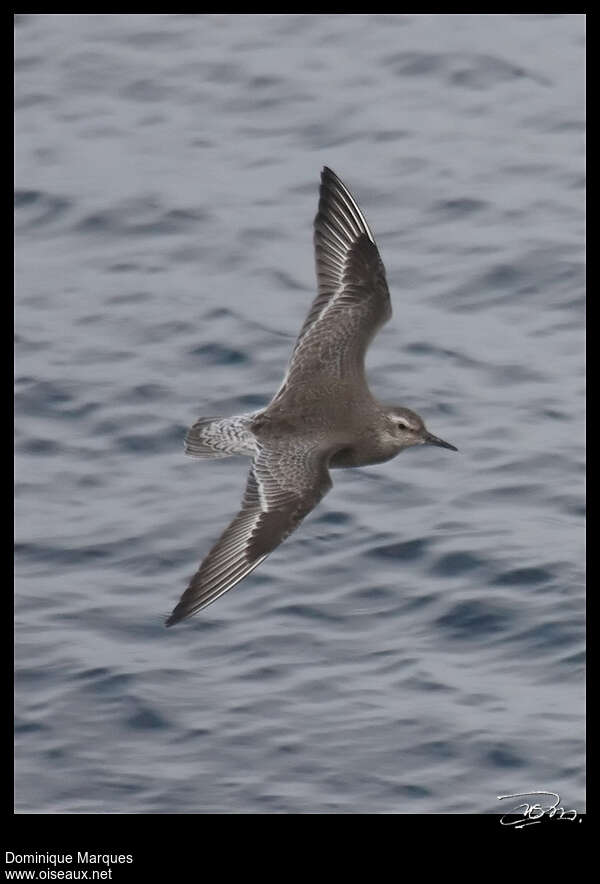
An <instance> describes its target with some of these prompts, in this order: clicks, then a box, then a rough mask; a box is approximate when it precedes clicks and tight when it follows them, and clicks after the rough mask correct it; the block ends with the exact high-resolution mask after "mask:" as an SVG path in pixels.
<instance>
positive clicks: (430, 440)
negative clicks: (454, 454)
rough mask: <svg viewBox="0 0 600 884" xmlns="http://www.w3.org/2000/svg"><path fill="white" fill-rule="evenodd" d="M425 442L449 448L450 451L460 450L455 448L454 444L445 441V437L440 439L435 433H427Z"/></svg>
mask: <svg viewBox="0 0 600 884" xmlns="http://www.w3.org/2000/svg"><path fill="white" fill-rule="evenodd" d="M425 442H426V443H427V445H438V446H439V447H440V448H449V449H450V451H458V448H455V447H454V445H450V443H449V442H444V440H443V439H438V437H437V436H434V435H433V433H425Z"/></svg>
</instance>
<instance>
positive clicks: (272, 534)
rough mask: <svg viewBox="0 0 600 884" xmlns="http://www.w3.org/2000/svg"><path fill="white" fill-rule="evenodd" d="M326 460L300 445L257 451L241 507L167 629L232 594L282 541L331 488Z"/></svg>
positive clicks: (309, 446)
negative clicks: (221, 597)
mask: <svg viewBox="0 0 600 884" xmlns="http://www.w3.org/2000/svg"><path fill="white" fill-rule="evenodd" d="M327 461H328V456H327V455H326V454H325V453H323V452H320V451H319V450H318V449H316V448H314V446H311V445H310V444H306V445H303V444H302V442H301V441H297V444H296V445H295V447H294V448H293V450H292V449H290V448H285V447H281V448H279V449H278V448H276V447H273V448H264V447H261V448H259V451H258V453H257V455H256V457H255V458H254V460H253V462H252V466H251V468H250V474H249V476H248V483H247V485H246V491H245V494H244V498H243V500H242V508H241V510H240V512H239V513H238V514H237V516H236V517H235V519H234V520H233V522H232V523H231V524H230V525H229V527H228V528H226V529H225V531H224V532H223V534H222V535H221V537H220V538H219V540H218V541H217V542H216V544H215V545H214V547H213V548H212V550H211V551H210V552H209V554H208V555H207V556H206V558H205V559H204V561H203V562H202V564H201V565H200V568H199V569H198V571H197V572H196V574H195V575H194V576H193V577H192V580H191V582H190V585H189V586H188V588H187V589H186V591H185V592H184V594H183V595H182V597H181V600H180V602H179V604H178V605H177V607H176V608H175V609H174V610H173V612H172V614H171V615H170V617H169V618H168V620H167V621H166V625H167V626H173V624H175V623H178V622H179V621H180V620H183V619H184V618H185V617H189V616H190V615H191V614H195V613H196V612H197V611H200V610H202V608H205V607H206V606H207V605H210V604H211V602H214V601H215V600H216V599H218V598H219V596H222V595H223V593H225V592H227V591H228V590H229V589H232V588H233V587H234V586H235V585H236V584H237V583H239V582H240V580H243V578H244V577H246V576H247V575H248V574H250V572H251V571H253V570H254V569H255V568H256V567H257V566H258V565H260V563H261V562H262V561H263V560H264V559H265V558H266V557H267V556H268V555H269V553H270V552H272V551H273V550H274V549H275V547H276V546H279V544H280V543H281V542H282V541H283V540H285V538H286V537H288V535H289V534H291V533H292V531H293V530H294V529H295V528H296V527H297V526H298V525H299V524H300V522H301V521H302V519H303V518H304V517H305V516H306V515H307V514H308V513H309V512H310V511H311V510H312V509H313V507H315V506H316V505H317V503H318V502H319V501H320V500H321V498H322V497H323V496H324V495H325V494H326V493H327V492H328V491H329V489H330V488H331V484H332V483H331V479H330V476H329V470H328V468H327Z"/></svg>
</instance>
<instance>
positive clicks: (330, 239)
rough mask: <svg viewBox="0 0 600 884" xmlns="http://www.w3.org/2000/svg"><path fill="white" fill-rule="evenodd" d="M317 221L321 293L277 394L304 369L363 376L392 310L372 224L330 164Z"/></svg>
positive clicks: (327, 377)
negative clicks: (367, 355) (374, 341)
mask: <svg viewBox="0 0 600 884" xmlns="http://www.w3.org/2000/svg"><path fill="white" fill-rule="evenodd" d="M314 226H315V234H314V242H315V259H316V268H317V281H318V294H317V297H316V298H315V300H314V301H313V303H312V306H311V308H310V312H309V314H308V316H307V317H306V320H305V322H304V325H303V326H302V329H301V331H300V334H299V336H298V340H297V341H296V345H295V347H294V351H293V353H292V358H291V360H290V364H289V367H288V372H287V375H286V377H285V379H284V382H283V385H282V387H281V389H280V391H279V392H278V394H277V397H276V398H280V397H282V396H285V395H286V392H287V391H288V390H289V389H290V388H292V387H293V386H294V385H295V384H300V383H301V382H302V376H303V375H305V373H306V372H310V373H311V374H312V376H313V377H319V378H321V379H323V382H324V383H330V382H332V381H334V382H335V380H338V379H339V378H341V377H348V375H350V376H352V377H353V378H357V377H358V376H361V377H362V376H363V374H364V355H365V352H366V349H367V347H368V345H369V342H370V341H371V339H372V338H373V336H374V335H375V333H376V332H377V330H378V329H379V328H380V327H381V326H382V325H383V324H384V323H385V322H387V320H388V319H389V318H390V316H391V315H392V308H391V303H390V294H389V291H388V286H387V282H386V278H385V268H384V266H383V263H382V261H381V258H380V256H379V251H378V249H377V246H376V245H375V239H374V237H373V234H372V232H371V229H370V227H369V225H368V224H367V222H366V220H365V217H364V215H363V213H362V212H361V210H360V209H359V207H358V205H357V203H356V201H355V200H354V198H353V197H352V194H351V193H350V191H349V190H348V189H347V187H345V185H344V184H343V183H342V182H341V181H340V179H339V178H338V177H337V175H336V174H335V173H334V172H332V171H331V169H328V168H327V166H325V167H324V169H323V171H322V173H321V188H320V198H319V211H318V213H317V216H316V218H315V225H314Z"/></svg>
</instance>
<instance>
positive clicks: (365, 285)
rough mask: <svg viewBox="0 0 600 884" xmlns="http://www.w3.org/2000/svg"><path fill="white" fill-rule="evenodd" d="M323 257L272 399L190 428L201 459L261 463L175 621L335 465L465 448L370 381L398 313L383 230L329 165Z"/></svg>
mask: <svg viewBox="0 0 600 884" xmlns="http://www.w3.org/2000/svg"><path fill="white" fill-rule="evenodd" d="M315 256H316V265H317V281H318V293H317V296H316V298H315V300H314V301H313V304H312V306H311V309H310V312H309V314H308V316H307V318H306V321H305V323H304V325H303V326H302V329H301V331H300V334H299V336H298V340H297V341H296V345H295V347H294V350H293V353H292V357H291V359H290V364H289V366H288V370H287V374H286V376H285V378H284V380H283V383H282V385H281V387H280V389H279V390H278V392H277V393H276V394H275V396H274V398H273V400H272V401H271V403H270V404H269V405H268V406H267V407H266V408H265V409H263V410H262V411H258V412H254V413H252V414H244V415H238V416H236V417H231V418H200V419H199V420H198V421H196V423H195V424H194V425H193V427H192V428H191V429H190V430H189V432H188V434H187V436H186V448H185V450H186V453H187V454H189V455H191V456H192V457H198V458H207V457H227V456H229V455H231V454H245V455H248V456H250V457H252V459H253V460H252V465H251V467H250V474H249V476H248V482H247V485H246V491H245V494H244V498H243V500H242V508H241V510H240V512H239V513H238V515H237V516H236V517H235V519H234V520H233V522H232V523H231V524H230V525H229V527H228V528H226V530H225V531H224V533H223V534H222V535H221V537H220V538H219V540H218V541H217V543H216V544H215V546H214V547H213V548H212V550H211V551H210V552H209V554H208V555H207V557H206V558H205V559H204V561H203V562H202V564H201V565H200V568H199V569H198V571H197V572H196V574H195V575H194V577H193V578H192V580H191V582H190V585H189V586H188V588H187V589H186V591H185V592H184V594H183V596H182V597H181V600H180V602H179V604H178V605H177V607H176V608H175V609H174V611H173V613H172V614H171V616H170V617H169V619H168V620H167V626H171V625H172V624H174V623H177V622H178V621H179V620H182V619H183V618H184V617H189V616H190V615H191V614H195V613H196V612H197V611H200V610H201V609H202V608H205V607H206V606H207V605H209V604H211V602H214V601H215V599H217V598H219V596H221V595H223V593H225V592H227V590H229V589H231V588H232V587H234V586H235V585H236V584H237V583H239V582H240V580H242V579H243V578H244V577H246V576H247V575H248V574H249V573H250V572H251V571H253V570H254V568H256V567H257V566H258V565H260V563H261V562H262V561H263V560H264V559H265V558H266V556H267V555H268V554H269V553H270V552H272V551H273V550H274V549H275V547H276V546H278V545H279V544H280V543H281V542H282V541H283V540H285V538H286V537H287V536H288V535H289V534H291V532H292V531H293V530H294V529H295V528H296V527H297V526H298V525H299V523H300V522H301V521H302V519H303V518H304V516H306V515H307V513H309V512H310V511H311V510H312V509H313V508H314V507H315V506H316V504H317V503H318V502H319V501H320V500H321V498H322V497H323V496H324V495H325V494H326V493H327V492H328V491H329V489H330V488H331V484H332V483H331V478H330V476H329V470H330V469H335V468H343V467H355V466H366V465H368V464H374V463H381V462H383V461H386V460H389V459H390V458H392V457H395V455H396V454H398V453H399V452H400V451H402V450H403V449H404V448H408V447H409V446H411V445H418V444H424V443H428V444H432V445H438V446H440V447H443V448H450V449H451V450H453V451H456V449H455V448H454V446H452V445H449V444H448V443H447V442H444V441H443V440H441V439H438V438H437V437H436V436H433V435H432V434H431V433H429V432H428V431H427V429H426V428H425V424H424V423H423V421H422V419H421V418H420V417H419V416H418V415H417V414H415V413H414V412H413V411H410V410H409V409H408V408H403V407H401V406H385V405H382V404H381V403H380V402H378V401H377V400H376V399H375V398H374V397H373V395H372V394H371V392H370V390H369V388H368V386H367V380H366V376H365V368H364V357H365V353H366V350H367V347H368V345H369V343H370V341H371V339H372V338H373V337H374V335H375V334H376V332H377V331H378V329H379V328H380V327H381V326H382V325H383V324H384V323H385V322H387V320H388V319H389V318H390V316H391V315H392V308H391V304H390V295H389V291H388V287H387V282H386V278H385V270H384V267H383V264H382V262H381V258H380V257H379V252H378V250H377V246H376V245H375V240H374V237H373V234H372V233H371V230H370V228H369V226H368V224H367V222H366V221H365V218H364V216H363V214H362V212H361V211H360V209H359V207H358V205H357V204H356V202H355V200H354V199H353V197H352V196H351V194H350V192H349V191H348V190H347V188H346V187H345V186H344V184H342V182H341V181H340V179H339V178H338V177H337V176H336V175H335V174H334V172H332V171H331V170H330V169H328V168H327V167H325V168H324V169H323V172H322V173H321V189H320V199H319V211H318V213H317V216H316V218H315Z"/></svg>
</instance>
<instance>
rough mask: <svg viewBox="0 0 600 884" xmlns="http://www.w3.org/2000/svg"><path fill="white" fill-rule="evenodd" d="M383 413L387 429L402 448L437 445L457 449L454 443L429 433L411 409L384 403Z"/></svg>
mask: <svg viewBox="0 0 600 884" xmlns="http://www.w3.org/2000/svg"><path fill="white" fill-rule="evenodd" d="M385 415H386V417H387V419H388V421H389V425H388V430H389V432H390V435H392V436H393V438H394V440H395V441H396V442H397V444H398V445H399V446H400V447H401V449H402V448H409V447H410V446H411V445H438V446H439V447H440V448H449V449H450V451H458V448H455V447H454V445H450V443H449V442H444V440H443V439H438V437H437V436H434V435H433V433H430V432H429V430H428V429H427V427H426V426H425V423H424V422H423V419H422V418H420V417H419V415H418V414H415V412H414V411H411V410H410V409H409V408H403V407H402V406H399V405H386V406H385Z"/></svg>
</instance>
